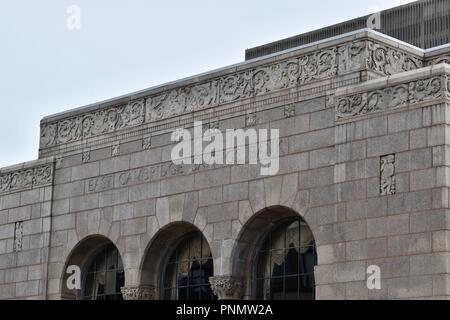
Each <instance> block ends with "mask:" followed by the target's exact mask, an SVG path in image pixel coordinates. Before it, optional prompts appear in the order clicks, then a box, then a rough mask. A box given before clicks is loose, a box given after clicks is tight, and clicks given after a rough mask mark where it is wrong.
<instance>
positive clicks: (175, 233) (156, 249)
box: [136, 221, 216, 299]
mask: <svg viewBox="0 0 450 320" xmlns="http://www.w3.org/2000/svg"><path fill="white" fill-rule="evenodd" d="M194 232H198V233H201V234H202V235H203V236H204V238H205V240H206V242H207V243H208V246H209V248H210V250H211V254H212V256H213V259H214V257H215V255H216V253H215V252H214V251H213V247H212V246H211V243H210V241H209V240H210V239H208V237H206V235H204V234H203V232H202V230H200V229H199V228H198V227H197V226H196V225H194V224H193V223H189V222H186V221H176V222H171V223H168V224H166V225H165V226H163V227H161V228H160V230H159V231H158V232H157V233H156V234H155V235H154V236H153V237H152V239H151V240H150V242H149V244H148V246H147V248H146V250H145V252H144V255H143V258H142V262H141V265H140V275H139V283H140V285H139V287H140V288H137V289H136V290H142V288H144V289H143V290H144V291H151V294H150V295H151V296H152V297H154V298H155V299H160V298H161V296H160V291H161V290H160V288H161V275H162V272H163V270H164V267H165V262H166V260H167V257H168V254H170V252H172V249H173V247H174V246H175V245H176V244H177V242H178V241H180V239H182V238H183V237H184V236H186V235H188V234H190V233H194Z"/></svg>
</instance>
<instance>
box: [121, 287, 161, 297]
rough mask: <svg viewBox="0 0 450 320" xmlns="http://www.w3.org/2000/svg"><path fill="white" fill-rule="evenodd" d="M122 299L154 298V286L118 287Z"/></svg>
mask: <svg viewBox="0 0 450 320" xmlns="http://www.w3.org/2000/svg"><path fill="white" fill-rule="evenodd" d="M120 291H121V293H122V297H123V299H124V300H154V299H155V292H156V289H155V287H154V286H134V287H122V288H120Z"/></svg>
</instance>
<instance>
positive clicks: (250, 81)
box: [41, 40, 423, 148]
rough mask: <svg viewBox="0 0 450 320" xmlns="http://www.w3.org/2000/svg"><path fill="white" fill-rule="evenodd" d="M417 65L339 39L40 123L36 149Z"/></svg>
mask: <svg viewBox="0 0 450 320" xmlns="http://www.w3.org/2000/svg"><path fill="white" fill-rule="evenodd" d="M422 64H423V63H422V60H420V58H418V57H416V56H414V55H412V54H409V53H407V52H404V51H400V50H399V49H395V48H391V47H388V46H386V45H383V44H380V43H374V42H373V41H371V40H357V41H353V42H348V43H343V44H339V45H336V46H333V47H330V48H324V49H320V50H317V51H313V52H310V53H306V54H303V55H299V56H297V57H291V58H289V59H287V60H284V61H275V62H271V63H268V64H266V65H262V66H258V67H254V68H250V69H247V70H243V71H239V72H234V73H230V74H228V75H224V76H221V77H218V78H214V79H211V80H209V81H206V82H203V83H198V84H189V85H187V86H184V87H179V88H175V89H170V90H168V91H166V92H162V93H158V94H155V95H149V96H148V97H145V98H142V99H139V100H135V101H132V102H130V103H128V104H126V105H122V106H116V107H109V108H105V109H103V110H98V111H94V112H90V113H86V114H83V115H80V116H76V117H72V118H67V119H63V120H60V121H57V122H51V123H45V124H43V125H42V128H41V148H47V147H52V146H56V145H60V144H65V143H69V142H74V141H78V140H82V139H86V138H89V137H93V136H97V135H102V134H107V133H112V132H115V131H117V130H121V129H126V128H130V127H134V126H138V125H140V124H142V123H144V122H153V121H158V120H161V119H165V118H169V117H174V116H178V115H182V114H186V113H190V112H193V111H198V110H203V109H206V108H210V107H215V106H218V105H221V104H226V103H230V102H235V101H238V100H242V99H248V98H254V97H256V96H260V95H264V94H267V93H272V92H276V91H278V90H282V89H287V88H294V87H296V86H299V85H303V84H307V83H311V82H314V81H319V80H323V79H328V78H332V77H334V76H336V75H338V74H345V73H348V72H351V71H359V70H367V69H369V70H373V71H374V72H377V73H380V74H382V75H391V74H394V73H397V72H402V71H409V70H412V69H415V68H420V67H421V66H422Z"/></svg>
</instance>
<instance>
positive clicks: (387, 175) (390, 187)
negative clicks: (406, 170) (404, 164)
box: [380, 154, 396, 196]
mask: <svg viewBox="0 0 450 320" xmlns="http://www.w3.org/2000/svg"><path fill="white" fill-rule="evenodd" d="M395 187H396V186H395V154H390V155H387V156H383V157H381V158H380V194H381V195H382V196H385V195H391V194H395Z"/></svg>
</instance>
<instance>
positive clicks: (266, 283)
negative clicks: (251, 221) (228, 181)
mask: <svg viewBox="0 0 450 320" xmlns="http://www.w3.org/2000/svg"><path fill="white" fill-rule="evenodd" d="M316 264H317V262H316V247H315V242H314V237H313V234H312V232H311V229H310V228H309V226H308V225H307V224H306V222H305V221H303V220H302V219H300V218H298V219H289V220H287V221H286V220H285V221H284V222H281V223H280V224H279V225H277V226H276V227H275V228H273V229H272V230H270V231H269V232H268V233H267V234H266V236H265V237H264V238H263V241H262V244H261V246H260V248H259V250H258V252H257V255H256V265H255V276H254V278H255V291H256V297H255V298H256V299H270V300H312V299H314V297H315V292H314V265H316Z"/></svg>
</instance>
